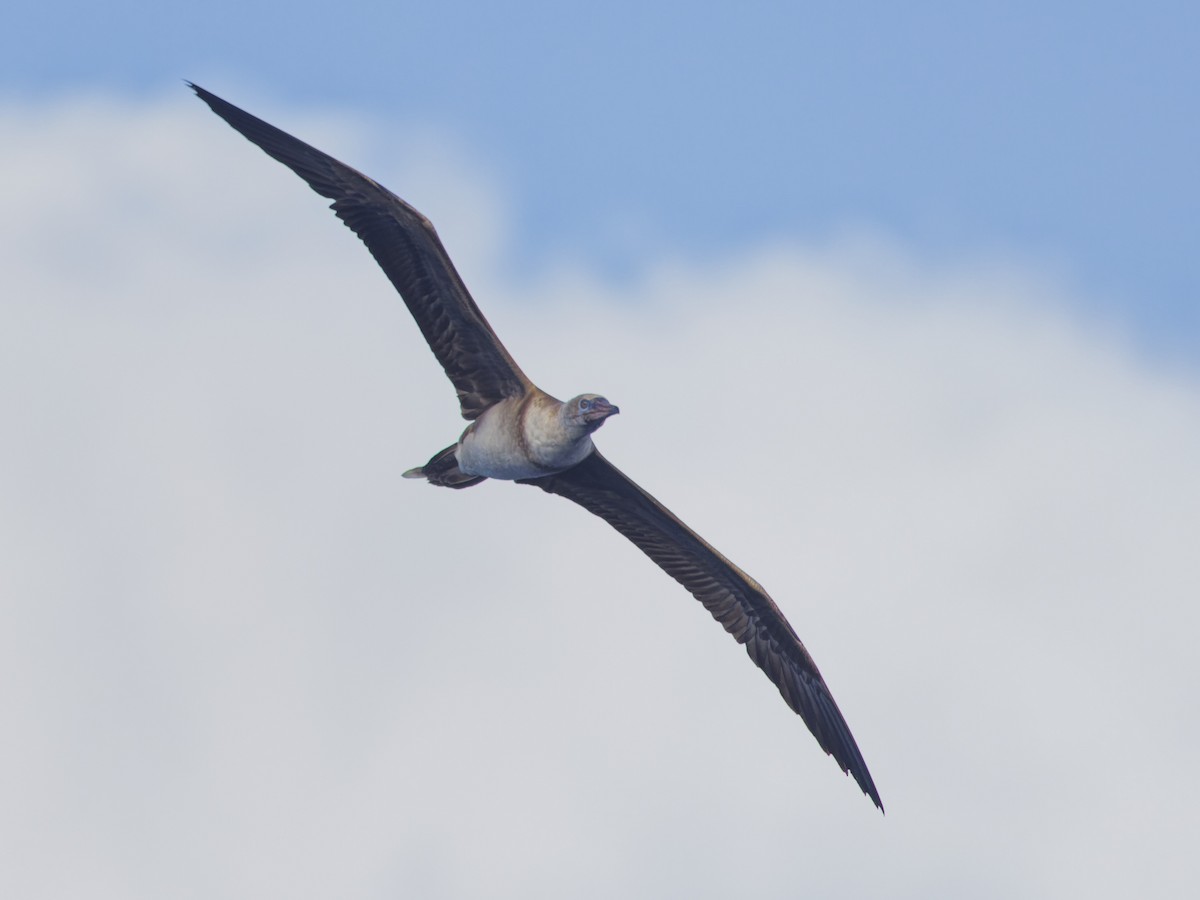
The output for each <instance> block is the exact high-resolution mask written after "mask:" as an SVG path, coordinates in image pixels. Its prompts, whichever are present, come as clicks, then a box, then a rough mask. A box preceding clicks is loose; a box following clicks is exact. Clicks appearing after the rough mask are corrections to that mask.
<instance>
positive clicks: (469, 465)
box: [456, 410, 592, 481]
mask: <svg viewBox="0 0 1200 900" xmlns="http://www.w3.org/2000/svg"><path fill="white" fill-rule="evenodd" d="M490 412H491V410H489V413H490ZM520 428H521V425H520V424H518V423H517V422H514V421H513V420H512V419H511V418H509V417H505V416H501V415H488V414H487V413H485V414H484V415H483V416H481V417H480V418H479V419H477V420H476V422H475V424H474V425H472V426H471V427H470V428H468V429H467V430H466V431H465V432H464V433H463V436H462V437H461V438H460V439H459V442H458V450H457V453H456V455H457V457H458V467H459V468H460V469H461V470H462V471H463V472H466V473H467V474H468V475H483V476H484V477H486V478H499V479H502V480H507V481H515V480H516V479H518V478H540V477H541V476H543V475H549V474H551V473H552V472H561V471H563V470H564V469H569V468H571V466H573V465H575V464H577V463H579V462H582V461H583V459H584V457H586V456H587V455H588V454H589V453H590V452H591V451H592V442H591V440H590V439H587V440H584V441H580V442H578V443H577V444H569V445H565V446H559V445H558V444H556V443H554V442H552V441H548V440H544V439H539V438H541V435H539V434H538V432H537V430H536V429H525V430H524V433H523V437H524V439H523V440H522V437H521V436H518V429H520Z"/></svg>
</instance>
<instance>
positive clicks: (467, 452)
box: [457, 434, 553, 481]
mask: <svg viewBox="0 0 1200 900" xmlns="http://www.w3.org/2000/svg"><path fill="white" fill-rule="evenodd" d="M457 456H458V467H459V468H460V469H462V471H464V472H466V473H467V474H468V475H483V476H484V477H485V478H499V479H503V480H507V481H515V480H516V479H518V478H537V477H539V476H541V475H548V474H549V473H550V472H551V471H553V470H552V469H547V468H545V467H543V466H539V465H536V464H534V463H533V462H531V461H530V460H529V458H528V457H527V456H526V455H525V453H524V452H523V451H522V450H521V448H520V446H515V447H514V446H506V445H505V443H504V442H487V441H482V440H480V439H479V438H478V437H476V436H475V435H474V434H470V435H466V436H464V438H463V440H462V441H461V442H460V443H459V445H458V453H457Z"/></svg>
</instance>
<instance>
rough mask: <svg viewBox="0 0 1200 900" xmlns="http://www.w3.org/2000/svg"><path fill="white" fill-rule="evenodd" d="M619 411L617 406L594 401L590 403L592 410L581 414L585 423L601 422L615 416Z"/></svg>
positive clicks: (603, 401)
mask: <svg viewBox="0 0 1200 900" xmlns="http://www.w3.org/2000/svg"><path fill="white" fill-rule="evenodd" d="M620 411H621V408H620V407H618V406H613V405H612V404H611V403H609V402H608V401H607V400H595V401H593V402H592V408H591V409H589V410H588V411H587V412H586V413H584V414H583V420H584V421H585V422H603V421H604V420H605V419H607V418H608V417H609V416H615V415H616V414H617V413H619V412H620Z"/></svg>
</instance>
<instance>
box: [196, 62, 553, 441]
mask: <svg viewBox="0 0 1200 900" xmlns="http://www.w3.org/2000/svg"><path fill="white" fill-rule="evenodd" d="M188 87H190V88H191V89H192V90H193V91H195V92H196V94H197V96H199V97H200V99H201V100H203V101H204V102H205V103H207V104H208V105H209V106H210V107H211V108H212V111H213V112H215V113H216V114H217V115H218V116H220V117H221V118H222V119H224V120H225V121H226V122H228V123H229V124H230V125H232V126H233V127H234V128H235V129H237V130H238V131H239V132H241V133H242V135H243V136H244V137H246V138H247V139H248V140H250V141H252V142H253V143H255V144H257V145H258V146H259V147H261V148H262V149H263V150H264V151H265V152H266V153H267V154H268V155H270V156H273V157H275V159H277V160H279V161H280V162H281V163H283V164H284V165H285V166H287V167H288V168H289V169H291V170H292V171H293V172H295V173H296V174H297V175H299V176H300V177H301V178H303V179H304V180H305V181H307V182H308V185H309V187H311V188H312V189H313V190H314V191H316V192H317V193H318V194H320V195H321V196H322V197H328V198H329V199H330V200H332V201H334V202H333V204H332V205H331V209H333V210H334V212H336V213H337V214H338V217H339V218H340V219H341V220H342V221H343V222H345V223H346V224H347V225H349V226H350V228H351V229H352V230H353V231H354V233H355V234H357V235H358V236H359V238H361V239H362V242H363V243H364V244H366V245H367V249H368V250H370V251H371V255H372V256H374V257H375V261H376V262H378V263H379V265H380V267H381V268H382V269H383V271H384V272H385V273H387V277H388V278H389V279H390V280H391V282H392V284H394V285H395V286H396V290H398V291H399V292H400V296H401V297H403V298H404V302H405V303H406V304H408V309H409V311H410V312H411V313H412V314H413V318H415V319H416V320H417V325H418V326H420V328H421V333H422V334H423V335H425V340H426V341H428V342H429V346H430V349H432V350H433V354H434V356H436V357H437V358H438V362H440V363H441V364H442V368H443V369H445V370H446V375H447V376H448V377H449V379H450V381H452V382H453V383H454V388H455V390H457V391H458V401H459V403H460V405H461V406H462V414H463V418H466V419H474V418H477V417H478V416H479V415H480V414H481V413H482V412H483V411H484V410H485V409H487V408H488V407H489V406H491V405H492V404H494V403H498V402H499V401H501V400H503V399H504V398H505V397H520V396H522V395H523V394H524V393H525V391H526V390H528V389H529V387H530V386H531V384H530V381H529V379H528V378H526V377H525V375H524V373H523V372H522V371H521V370H520V368H518V367H517V364H516V363H515V362H513V359H512V357H511V356H509V355H508V351H507V350H505V349H504V345H503V344H501V343H500V340H499V338H497V337H496V333H495V332H494V331H492V327H491V326H490V325H489V324H488V322H487V319H485V318H484V317H483V313H481V312H480V311H479V307H478V306H476V305H475V301H474V300H472V299H471V295H470V293H468V291H467V288H466V285H464V284H463V281H462V278H460V277H459V274H458V272H457V271H455V269H454V263H452V262H451V261H450V257H449V255H448V254H447V253H446V249H445V248H444V247H443V246H442V242H441V241H440V240H439V239H438V236H437V232H436V231H434V228H433V225H432V224H431V223H430V222H429V220H428V219H426V218H425V217H424V216H423V215H421V214H420V213H419V212H417V211H416V210H415V209H413V208H412V207H411V206H409V205H408V204H407V203H405V202H404V201H403V200H401V199H400V198H399V197H397V196H396V195H395V194H393V193H392V192H391V191H389V190H388V189H387V188H385V187H382V186H381V185H379V184H376V183H375V182H374V181H372V180H371V179H370V178H368V177H367V176H365V175H363V174H362V173H361V172H357V171H355V170H354V169H352V168H350V167H349V166H347V165H345V164H344V163H340V162H338V161H337V160H336V159H334V158H333V157H332V156H328V155H326V154H324V153H322V152H321V151H320V150H317V149H315V148H313V147H310V146H309V145H308V144H306V143H304V142H303V141H299V140H297V139H296V138H294V137H292V136H291V135H290V134H287V133H285V132H283V131H280V130H279V129H278V128H276V127H274V126H273V125H268V124H267V123H266V122H264V121H263V120H262V119H257V118H255V117H254V116H252V115H250V114H249V113H247V112H244V111H243V110H240V109H238V108H237V107H236V106H234V105H233V104H231V103H227V102H226V101H224V100H222V99H221V98H220V97H217V96H216V95H214V94H210V93H209V92H208V91H206V90H204V88H202V87H197V86H196V85H194V84H191V83H190V82H189V83H188Z"/></svg>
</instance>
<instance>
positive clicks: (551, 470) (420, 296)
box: [189, 84, 883, 810]
mask: <svg viewBox="0 0 1200 900" xmlns="http://www.w3.org/2000/svg"><path fill="white" fill-rule="evenodd" d="M189 86H190V87H191V88H192V89H193V90H194V91H195V92H196V94H197V95H198V96H199V97H200V98H201V99H202V100H204V102H205V103H207V104H208V105H209V106H210V107H211V108H212V110H213V111H214V112H215V113H216V114H217V115H219V116H220V117H221V118H223V119H224V120H225V121H226V122H228V123H229V124H230V125H232V126H233V127H234V128H235V129H237V130H238V131H239V132H241V134H242V135H244V136H245V137H246V138H248V139H249V140H251V141H252V142H254V143H255V144H257V145H258V146H259V147H261V148H262V149H263V150H264V151H266V152H267V153H268V154H269V155H271V156H272V157H274V158H275V159H277V160H278V161H279V162H281V163H283V164H284V165H286V166H287V167H288V168H290V169H291V170H292V171H293V172H295V173H296V174H297V175H299V176H300V177H301V178H303V179H304V180H305V181H306V182H307V183H308V184H309V186H310V187H311V188H312V189H313V190H315V191H316V192H317V193H318V194H321V195H322V196H324V197H327V198H328V199H330V200H333V204H332V209H333V210H334V211H335V212H336V213H337V215H338V217H339V218H341V219H342V221H344V222H345V223H346V224H347V225H348V226H349V227H350V228H351V229H352V230H353V231H354V232H355V234H357V235H358V236H359V238H361V239H362V241H363V243H365V244H366V245H367V249H369V250H370V251H371V255H372V256H374V257H375V260H376V261H377V262H378V263H379V265H380V267H381V268H382V269H383V271H384V272H385V273H386V274H387V276H388V278H389V279H390V280H391V282H392V284H393V285H394V286H395V287H396V289H397V290H398V291H399V292H400V295H401V296H402V297H403V298H404V302H405V303H406V304H407V305H408V308H409V311H410V312H411V313H412V315H413V318H414V319H416V321H417V325H418V326H419V327H420V329H421V333H422V334H423V335H424V336H425V339H426V341H428V343H429V346H430V349H432V350H433V353H434V356H436V357H437V359H438V361H439V362H440V363H441V365H442V368H443V369H444V370H445V372H446V375H447V376H448V377H449V379H450V381H451V382H452V383H453V384H454V387H455V390H456V391H457V392H458V399H459V404H460V406H461V409H462V414H463V417H464V418H466V419H470V420H472V424H471V426H470V427H469V428H468V429H467V431H466V432H465V433H464V435H463V437H462V438H461V439H460V441H459V443H458V444H455V445H452V446H450V447H447V448H446V449H445V450H443V451H441V452H439V453H437V454H436V455H435V456H434V457H433V458H432V459H431V460H430V461H429V462H428V463H427V464H426V465H425V466H423V467H420V468H417V469H412V470H410V471H409V472H406V473H405V474H406V475H408V476H410V477H422V478H425V479H426V480H428V481H430V482H432V483H433V484H437V485H440V486H444V487H455V488H463V487H470V486H471V485H474V484H477V483H479V482H480V481H483V480H484V479H485V478H488V477H492V478H507V479H511V480H515V481H517V482H518V483H519V484H530V485H534V486H536V487H540V488H542V489H543V490H545V491H547V492H549V493H552V494H559V495H561V496H563V497H566V498H567V499H568V500H571V501H573V502H575V503H577V504H579V505H580V506H582V507H583V508H584V509H586V510H588V511H589V512H592V513H594V514H595V515H597V516H600V517H601V518H602V519H604V520H605V521H607V522H608V523H609V524H610V525H612V526H613V527H614V528H615V529H616V530H617V531H619V532H620V533H621V534H623V535H625V537H627V538H628V539H629V540H630V541H632V542H633V543H634V544H635V545H636V546H637V547H638V548H639V549H641V550H642V552H643V553H645V554H646V555H647V556H648V557H650V559H652V560H653V561H654V562H655V563H657V564H658V565H659V566H660V567H661V568H662V569H663V570H664V571H665V572H666V573H667V574H668V575H670V576H671V577H672V578H674V579H675V580H676V581H678V582H679V583H680V584H681V585H683V586H684V587H685V588H686V589H687V590H688V591H689V592H691V594H692V595H693V596H695V597H696V599H697V600H699V601H700V602H701V603H702V604H703V605H704V607H705V609H707V610H708V611H709V612H710V613H711V614H712V616H713V618H715V619H716V620H717V621H718V622H720V623H721V625H722V626H723V627H724V628H725V630H726V631H728V632H729V633H730V634H732V635H733V637H734V638H735V639H736V640H737V641H738V642H739V643H741V644H743V645H744V646H745V647H746V652H747V653H749V655H750V658H751V659H752V660H754V662H755V664H756V665H757V666H758V667H759V668H760V669H762V670H763V672H765V673H766V675H767V677H768V678H770V679H771V681H772V682H774V684H775V686H776V687H777V688H778V689H779V692H780V694H782V695H783V699H784V700H785V701H786V702H787V704H788V706H790V707H791V708H792V709H793V710H794V711H795V712H796V713H798V714H799V715H800V717H801V718H802V719H803V720H804V723H805V724H806V725H807V726H808V728H809V730H810V731H811V732H812V733H813V735H814V736H815V737H816V739H817V743H818V744H820V746H821V748H822V749H823V750H824V751H825V752H826V753H828V754H830V755H831V756H833V758H834V759H835V760H836V761H837V763H838V765H839V766H840V767H841V769H842V771H843V772H847V773H849V774H850V775H852V776H853V777H854V780H855V781H857V782H858V785H859V787H861V788H862V790H863V792H864V793H865V794H866V795H867V796H868V797H870V798H871V800H872V801H874V803H875V805H876V806H878V807H879V808H880V809H881V810H882V809H883V804H882V802H881V801H880V799H879V793H878V791H877V790H876V789H875V783H874V781H872V779H871V774H870V772H868V770H867V766H866V763H865V762H864V761H863V758H862V754H861V753H860V752H859V749H858V746H857V744H856V743H855V741H854V737H853V736H852V735H851V733H850V729H849V727H848V726H847V724H846V721H845V719H844V718H843V717H842V714H841V712H840V711H839V710H838V707H837V704H836V703H835V702H834V700H833V696H832V694H830V692H829V688H828V686H827V685H826V684H825V681H824V679H823V678H822V677H821V673H820V672H819V671H818V670H817V666H816V664H815V663H814V662H813V660H812V657H811V656H810V655H809V654H808V651H807V650H806V649H805V648H804V644H802V643H801V641H800V639H799V638H798V637H797V636H796V633H795V631H793V630H792V627H791V625H789V624H788V621H787V619H785V618H784V616H783V613H782V612H780V610H779V607H777V606H776V605H775V603H774V601H773V600H772V599H771V598H770V596H768V594H767V592H766V591H764V590H763V589H762V587H761V586H760V585H759V584H758V582H756V581H755V580H754V579H753V578H751V577H750V576H749V575H747V574H746V573H745V572H743V571H742V570H741V569H739V568H738V567H737V566H735V565H734V564H733V563H731V562H730V561H729V560H727V559H726V558H725V557H724V556H722V555H721V554H720V553H718V552H717V551H716V550H715V549H714V548H713V547H711V546H710V545H709V544H708V543H706V542H705V541H704V540H703V539H702V538H700V536H699V535H697V534H696V533H695V532H694V531H692V530H691V529H690V528H688V527H687V526H686V525H684V524H683V523H682V522H681V521H679V519H677V518H676V517H675V516H674V515H673V514H672V513H671V512H670V511H669V510H668V509H667V508H666V507H664V506H663V505H662V504H661V503H659V502H658V501H657V500H655V499H654V498H653V497H651V496H650V495H649V494H648V493H646V492H645V491H644V490H642V489H641V488H639V487H638V486H637V485H636V484H634V483H633V482H632V481H630V480H629V479H628V478H626V477H625V476H624V475H623V474H622V473H621V472H620V471H618V470H617V469H616V467H614V466H613V465H612V464H611V463H609V462H608V460H606V459H605V458H604V457H603V456H601V455H600V453H599V452H598V451H596V450H595V449H594V447H593V446H592V444H591V437H590V435H591V433H592V432H594V431H595V430H596V429H597V428H599V427H600V425H601V424H603V421H604V420H605V419H606V418H607V417H608V416H610V415H612V414H615V413H616V412H617V408H616V407H615V406H612V405H611V404H609V403H608V402H607V401H606V400H605V399H604V398H603V397H598V396H597V395H595V394H582V395H580V396H579V397H576V398H574V399H573V400H571V401H569V402H568V403H566V404H563V403H561V402H559V401H557V400H555V399H554V398H552V397H549V396H548V395H546V394H544V393H543V392H542V391H540V390H538V389H537V388H536V387H535V386H534V385H533V383H532V382H531V381H530V380H529V379H528V378H527V377H526V376H525V374H524V373H523V372H522V371H521V369H520V368H519V367H518V366H517V364H516V363H515V362H514V361H513V359H512V357H511V356H509V354H508V351H507V350H506V349H505V348H504V345H503V344H501V343H500V340H499V339H498V338H497V337H496V334H495V332H493V331H492V328H491V326H490V325H489V324H488V322H487V320H486V319H485V318H484V316H483V313H481V312H480V311H479V307H478V306H476V305H475V301H474V300H473V299H472V298H471V295H470V294H469V293H468V292H467V288H466V286H465V285H464V284H463V282H462V279H461V278H460V277H459V275H458V272H457V271H455V268H454V264H453V263H452V262H451V261H450V257H449V255H448V254H447V253H446V250H445V248H444V247H443V246H442V242H441V241H440V240H439V239H438V236H437V232H436V231H434V228H433V225H431V224H430V222H429V220H428V219H426V218H425V217H424V216H422V215H421V214H420V213H419V212H417V211H416V210H415V209H413V208H412V207H411V206H409V205H408V204H407V203H405V202H404V201H403V200H401V199H400V198H399V197H397V196H396V195H395V194H393V193H391V192H390V191H388V190H387V189H386V188H384V187H382V186H381V185H379V184H377V183H376V182H374V181H372V180H371V179H370V178H368V177H366V176H365V175H363V174H361V173H360V172H357V171H355V170H354V169H352V168H350V167H349V166H346V165H344V164H343V163H341V162H338V161H337V160H336V159H334V158H333V157H331V156H328V155H326V154H324V153H322V152H321V151H319V150H316V149H315V148H313V147H310V146H309V145H308V144H305V143H303V142H302V141H299V140H297V139H296V138H294V137H292V136H291V135H289V134H286V133H285V132H283V131H280V130H279V129H278V128H275V127H274V126H272V125H268V124H267V123H266V122H263V121H262V120H261V119H257V118H255V117H254V116H251V115H250V114H249V113H246V112H244V111H242V110H240V109H238V108H237V107H236V106H233V105H232V104H230V103H227V102H226V101H224V100H222V99H221V98H219V97H217V96H215V95H213V94H211V93H209V92H208V91H206V90H204V89H203V88H200V87H197V86H196V85H194V84H191V85H189ZM530 395H533V396H530ZM535 397H536V399H537V401H538V402H537V404H536V405H531V404H530V402H529V401H530V400H532V399H535ZM505 401H507V402H505ZM534 408H536V411H537V417H536V418H531V417H530V410H531V409H534ZM527 419H529V420H528V421H527ZM581 457H582V462H577V460H579V459H580V458H581ZM547 460H551V461H553V460H561V461H562V462H559V463H558V464H557V466H556V465H555V464H553V463H549V464H548V463H547V462H546V461H547ZM460 464H461V465H462V467H461V468H460Z"/></svg>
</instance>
